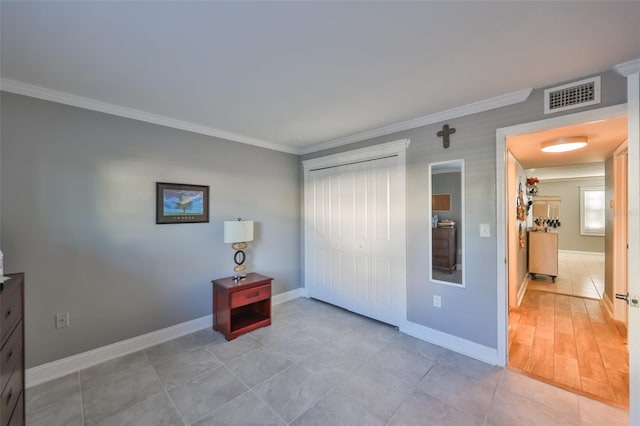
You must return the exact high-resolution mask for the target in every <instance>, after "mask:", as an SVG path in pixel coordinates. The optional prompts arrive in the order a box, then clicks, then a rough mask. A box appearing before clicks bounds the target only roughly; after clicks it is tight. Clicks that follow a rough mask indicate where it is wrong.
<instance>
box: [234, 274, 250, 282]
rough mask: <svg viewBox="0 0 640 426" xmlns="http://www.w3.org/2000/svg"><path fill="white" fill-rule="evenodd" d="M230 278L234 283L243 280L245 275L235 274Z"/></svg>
mask: <svg viewBox="0 0 640 426" xmlns="http://www.w3.org/2000/svg"><path fill="white" fill-rule="evenodd" d="M232 278H233V280H234V281H240V280H241V279H243V278H247V274H235V275H234V276H233V277H232Z"/></svg>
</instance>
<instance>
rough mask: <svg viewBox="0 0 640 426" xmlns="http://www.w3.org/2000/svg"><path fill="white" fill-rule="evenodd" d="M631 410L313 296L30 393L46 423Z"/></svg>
mask: <svg viewBox="0 0 640 426" xmlns="http://www.w3.org/2000/svg"><path fill="white" fill-rule="evenodd" d="M628 422H629V419H628V413H627V412H626V411H624V410H620V409H617V408H613V407H611V406H608V405H605V404H602V403H600V402H597V401H593V400H591V399H587V398H585V397H582V396H578V395H575V394H572V393H569V392H567V391H564V390H562V389H559V388H556V387H553V386H550V385H547V384H544V383H542V382H539V381H536V380H533V379H530V378H528V377H526V376H524V375H521V374H519V373H515V372H513V371H509V370H504V369H501V368H497V367H494V366H491V365H488V364H485V363H482V362H479V361H476V360H474V359H471V358H468V357H466V356H463V355H459V354H457V353H454V352H451V351H448V350H446V349H444V348H441V347H439V346H435V345H432V344H429V343H426V342H423V341H421V340H418V339H415V338H413V337H410V336H408V335H405V334H403V333H400V332H399V331H398V330H396V329H394V328H392V327H390V326H388V325H385V324H381V323H378V322H376V321H372V320H370V319H367V318H363V317H361V316H358V315H355V314H352V313H350V312H347V311H345V310H342V309H340V308H336V307H333V306H331V305H327V304H325V303H322V302H318V301H314V300H310V299H304V298H300V299H296V300H293V301H291V302H287V303H284V304H281V305H277V306H274V321H273V325H272V326H270V327H266V328H262V329H258V330H255V331H253V332H252V333H249V334H247V335H244V336H241V337H239V338H238V339H236V340H234V341H231V342H227V341H225V340H224V339H223V338H222V336H221V335H220V334H218V333H216V332H214V331H212V330H209V329H204V330H201V331H198V332H196V333H194V334H191V335H187V336H183V337H180V338H178V339H175V340H172V341H169V342H166V343H163V344H160V345H158V346H154V347H151V348H148V349H146V350H144V351H141V352H137V353H133V354H130V355H127V356H124V357H122V358H118V359H115V360H112V361H107V362H105V363H103V364H99V365H97V366H94V367H91V368H88V369H86V370H82V371H80V372H78V373H74V374H70V375H68V376H65V377H62V378H60V379H56V380H53V381H51V382H48V383H44V384H42V385H38V386H35V387H32V388H30V389H28V390H27V423H28V424H29V425H30V426H38V425H46V426H56V425H140V426H144V425H150V426H159V425H192V424H193V425H225V426H228V425H287V424H290V425H322V426H326V425H332V426H333V425H349V426H351V425H385V424H386V425H425V424H432V425H456V426H461V425H521V424H528V425H532V424H538V425H607V426H611V425H626V424H628Z"/></svg>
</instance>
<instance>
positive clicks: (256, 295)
mask: <svg viewBox="0 0 640 426" xmlns="http://www.w3.org/2000/svg"><path fill="white" fill-rule="evenodd" d="M259 294H260V292H259V291H256V292H255V293H250V294H247V295H246V296H245V297H246V298H247V299H251V298H252V297H258V295H259Z"/></svg>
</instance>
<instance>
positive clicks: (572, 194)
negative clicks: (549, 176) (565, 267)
mask: <svg viewBox="0 0 640 426" xmlns="http://www.w3.org/2000/svg"><path fill="white" fill-rule="evenodd" d="M597 185H601V186H603V185H604V177H595V178H581V179H566V180H554V181H541V182H540V183H539V184H538V189H539V192H538V195H559V196H560V198H561V200H562V201H561V202H560V222H561V223H562V226H561V227H560V228H559V229H558V248H559V249H560V250H575V251H590V252H598V253H604V237H598V236H591V235H580V187H581V186H597Z"/></svg>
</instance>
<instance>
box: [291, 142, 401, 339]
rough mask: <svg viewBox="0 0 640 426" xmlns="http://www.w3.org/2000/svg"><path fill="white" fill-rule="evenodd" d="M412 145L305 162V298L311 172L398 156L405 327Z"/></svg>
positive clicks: (390, 144)
mask: <svg viewBox="0 0 640 426" xmlns="http://www.w3.org/2000/svg"><path fill="white" fill-rule="evenodd" d="M410 143H411V140H410V139H400V140H397V141H393V142H387V143H383V144H380V145H374V146H370V147H366V148H360V149H354V150H351V151H345V152H341V153H338V154H332V155H327V156H323V157H318V158H313V159H310V160H304V161H303V162H302V167H303V173H304V177H303V178H304V194H303V213H302V220H303V238H304V244H303V247H304V253H303V258H304V271H303V277H304V283H303V290H302V294H303V296H305V297H309V290H308V289H307V281H308V279H307V278H308V277H307V274H308V273H309V270H310V269H309V262H310V259H309V258H308V256H307V254H308V253H309V252H310V250H309V246H308V245H309V240H310V239H309V235H310V229H309V220H307V215H308V214H309V213H310V211H309V203H310V201H311V199H310V196H311V194H310V179H309V177H310V173H311V171H312V170H317V169H322V168H330V167H339V166H344V165H348V164H353V163H359V162H365V161H372V160H378V159H382V158H387V157H392V156H395V157H397V162H396V167H398V175H399V176H400V183H399V184H400V187H401V191H400V194H397V195H398V198H399V202H398V206H397V207H398V220H400V221H401V224H400V227H399V228H400V229H402V230H403V232H402V235H400V236H399V238H398V242H397V245H398V249H397V253H398V262H399V268H400V271H401V273H400V274H399V275H400V276H398V277H395V278H396V282H397V283H398V284H399V285H398V289H399V291H400V295H399V300H400V307H399V311H400V312H398V324H395V325H397V326H398V327H400V328H402V327H404V325H405V323H406V322H407V237H406V234H407V227H406V217H407V202H406V180H407V173H406V150H407V148H408V147H409V144H410Z"/></svg>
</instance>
